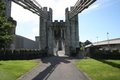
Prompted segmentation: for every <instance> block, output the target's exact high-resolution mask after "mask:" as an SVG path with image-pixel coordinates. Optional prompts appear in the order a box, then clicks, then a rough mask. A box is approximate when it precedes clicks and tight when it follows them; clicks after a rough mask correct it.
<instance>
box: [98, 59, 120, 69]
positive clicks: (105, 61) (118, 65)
mask: <svg viewBox="0 0 120 80" xmlns="http://www.w3.org/2000/svg"><path fill="white" fill-rule="evenodd" d="M98 61H100V62H103V63H105V64H108V65H110V66H112V67H116V68H119V69H120V64H117V63H114V62H110V61H107V60H98Z"/></svg>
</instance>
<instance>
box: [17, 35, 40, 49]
mask: <svg viewBox="0 0 120 80" xmlns="http://www.w3.org/2000/svg"><path fill="white" fill-rule="evenodd" d="M38 45H39V44H38V43H37V42H36V41H33V40H31V39H28V38H25V37H23V36H19V35H16V36H15V49H39V47H38Z"/></svg>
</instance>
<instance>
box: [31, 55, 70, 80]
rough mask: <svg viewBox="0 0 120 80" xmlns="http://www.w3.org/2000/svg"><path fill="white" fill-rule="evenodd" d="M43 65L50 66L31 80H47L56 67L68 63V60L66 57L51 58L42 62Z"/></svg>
mask: <svg viewBox="0 0 120 80" xmlns="http://www.w3.org/2000/svg"><path fill="white" fill-rule="evenodd" d="M42 62H43V63H45V64H48V63H50V66H48V67H47V68H46V69H45V70H43V71H42V72H40V73H39V74H38V75H37V76H36V77H35V78H34V79H32V80H47V79H48V78H49V76H50V75H51V74H52V72H53V71H54V70H55V69H56V67H57V66H58V65H59V64H61V63H66V64H68V63H70V61H68V58H66V57H59V56H52V57H50V58H47V59H43V60H42Z"/></svg>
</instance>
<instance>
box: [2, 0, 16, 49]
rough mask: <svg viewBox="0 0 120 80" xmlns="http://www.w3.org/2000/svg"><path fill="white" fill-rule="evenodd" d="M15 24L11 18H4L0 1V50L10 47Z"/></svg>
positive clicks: (3, 6) (3, 8) (3, 9)
mask: <svg viewBox="0 0 120 80" xmlns="http://www.w3.org/2000/svg"><path fill="white" fill-rule="evenodd" d="M15 25H16V22H15V21H14V20H13V19H12V18H7V17H6V16H5V5H4V3H3V2H2V0H0V49H2V48H3V49H5V48H7V47H9V46H10V43H11V41H12V38H13V33H12V30H13V29H14V28H15Z"/></svg>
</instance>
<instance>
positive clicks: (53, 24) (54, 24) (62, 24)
mask: <svg viewBox="0 0 120 80" xmlns="http://www.w3.org/2000/svg"><path fill="white" fill-rule="evenodd" d="M52 26H53V27H65V22H64V21H63V20H60V21H58V20H55V21H54V22H52Z"/></svg>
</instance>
